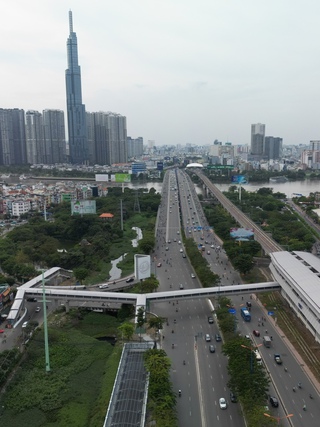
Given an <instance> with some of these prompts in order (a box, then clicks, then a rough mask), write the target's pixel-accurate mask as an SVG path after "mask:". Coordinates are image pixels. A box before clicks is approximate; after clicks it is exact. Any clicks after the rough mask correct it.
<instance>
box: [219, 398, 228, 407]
mask: <svg viewBox="0 0 320 427" xmlns="http://www.w3.org/2000/svg"><path fill="white" fill-rule="evenodd" d="M219 406H220V409H227V401H226V399H225V398H224V397H220V399H219Z"/></svg>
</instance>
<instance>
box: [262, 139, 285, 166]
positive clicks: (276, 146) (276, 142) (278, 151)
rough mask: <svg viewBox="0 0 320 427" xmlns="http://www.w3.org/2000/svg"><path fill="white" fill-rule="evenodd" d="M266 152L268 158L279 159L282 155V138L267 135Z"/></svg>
mask: <svg viewBox="0 0 320 427" xmlns="http://www.w3.org/2000/svg"><path fill="white" fill-rule="evenodd" d="M264 154H265V155H266V156H267V158H268V160H278V159H281V157H282V138H278V137H274V136H266V137H265V144H264Z"/></svg>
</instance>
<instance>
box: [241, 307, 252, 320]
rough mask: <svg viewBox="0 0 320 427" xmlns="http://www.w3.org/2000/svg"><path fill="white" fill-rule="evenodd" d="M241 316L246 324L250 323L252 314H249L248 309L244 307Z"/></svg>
mask: <svg viewBox="0 0 320 427" xmlns="http://www.w3.org/2000/svg"><path fill="white" fill-rule="evenodd" d="M241 316H242V318H243V319H244V321H245V322H250V320H251V314H250V312H249V310H248V309H247V308H245V307H243V308H242V309H241Z"/></svg>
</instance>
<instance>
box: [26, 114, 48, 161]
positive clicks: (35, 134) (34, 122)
mask: <svg viewBox="0 0 320 427" xmlns="http://www.w3.org/2000/svg"><path fill="white" fill-rule="evenodd" d="M26 150H27V163H28V164H30V165H35V164H38V163H44V161H43V159H44V152H45V147H44V135H43V125H42V114H41V113H39V111H34V110H29V111H27V112H26Z"/></svg>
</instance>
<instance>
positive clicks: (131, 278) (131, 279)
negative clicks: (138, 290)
mask: <svg viewBox="0 0 320 427" xmlns="http://www.w3.org/2000/svg"><path fill="white" fill-rule="evenodd" d="M133 281H134V277H128V279H127V280H126V282H127V283H131V282H133Z"/></svg>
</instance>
